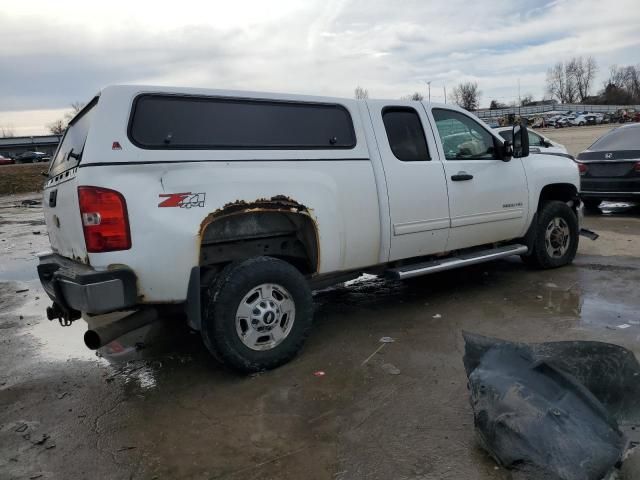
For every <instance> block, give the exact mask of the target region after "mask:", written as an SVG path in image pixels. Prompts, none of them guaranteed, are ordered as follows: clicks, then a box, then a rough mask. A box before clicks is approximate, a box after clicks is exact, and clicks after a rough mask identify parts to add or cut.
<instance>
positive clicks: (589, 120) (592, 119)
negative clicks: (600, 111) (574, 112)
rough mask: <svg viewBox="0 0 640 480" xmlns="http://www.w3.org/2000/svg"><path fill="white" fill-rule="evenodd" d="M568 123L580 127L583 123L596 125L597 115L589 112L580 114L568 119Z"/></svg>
mask: <svg viewBox="0 0 640 480" xmlns="http://www.w3.org/2000/svg"><path fill="white" fill-rule="evenodd" d="M569 123H571V125H574V126H579V127H582V126H584V125H596V124H597V123H598V121H597V117H596V116H595V115H591V114H586V115H585V114H582V115H578V116H577V117H575V118H573V119H570V120H569Z"/></svg>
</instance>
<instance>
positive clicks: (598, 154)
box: [577, 123, 640, 208]
mask: <svg viewBox="0 0 640 480" xmlns="http://www.w3.org/2000/svg"><path fill="white" fill-rule="evenodd" d="M577 161H578V162H579V164H578V165H579V169H580V195H581V197H582V198H583V200H584V203H585V206H587V207H589V208H597V207H598V205H600V203H601V202H602V200H623V201H629V200H631V201H636V200H640V124H635V123H634V124H628V125H624V126H621V127H618V128H615V129H613V130H611V131H609V132H608V133H606V134H605V135H603V136H602V137H600V138H599V139H598V140H596V141H595V142H594V144H593V145H591V146H590V147H589V148H588V149H587V150H585V151H584V152H582V153H580V154H579V155H578V158H577Z"/></svg>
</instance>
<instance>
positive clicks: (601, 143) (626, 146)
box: [589, 125, 640, 151]
mask: <svg viewBox="0 0 640 480" xmlns="http://www.w3.org/2000/svg"><path fill="white" fill-rule="evenodd" d="M589 150H592V151H602V150H640V125H633V126H630V127H619V128H616V129H615V130H611V131H610V132H609V133H607V134H606V135H604V136H603V137H601V138H599V139H598V140H596V141H595V143H594V144H593V145H591V146H590V147H589Z"/></svg>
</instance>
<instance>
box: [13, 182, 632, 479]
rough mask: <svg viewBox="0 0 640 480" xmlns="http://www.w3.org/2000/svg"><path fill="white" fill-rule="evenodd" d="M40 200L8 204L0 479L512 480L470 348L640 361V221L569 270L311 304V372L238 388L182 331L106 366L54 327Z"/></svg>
mask: <svg viewBox="0 0 640 480" xmlns="http://www.w3.org/2000/svg"><path fill="white" fill-rule="evenodd" d="M31 198H33V195H31V196H29V195H22V196H11V197H2V198H0V478H1V479H14V478H15V479H23V478H26V479H35V478H42V479H76V478H79V479H85V478H91V479H131V478H135V479H154V478H156V479H173V478H186V479H292V480H293V479H296V480H297V479H301V478H304V479H342V480H348V479H349V480H350V479H456V480H458V479H483V480H484V479H508V478H510V475H509V473H508V472H507V471H505V470H502V469H500V468H498V467H497V466H496V464H495V463H494V461H493V460H491V459H490V458H488V456H487V455H486V454H485V453H484V452H483V451H482V450H480V449H479V448H478V446H477V443H476V440H475V438H474V430H473V418H472V413H471V408H470V406H469V403H468V396H467V389H466V377H465V374H464V369H463V365H462V353H463V342H462V337H461V332H462V331H463V330H468V331H472V332H478V333H481V334H486V335H494V336H498V337H503V338H507V339H510V340H516V341H526V342H535V341H551V340H567V339H590V340H601V341H608V342H613V343H617V344H620V345H623V346H625V347H627V348H630V349H632V350H633V351H634V352H635V353H636V355H638V356H640V342H639V341H640V313H639V312H640V297H639V296H638V294H637V286H638V282H639V281H640V242H639V238H640V237H639V235H640V208H636V207H631V206H627V205H622V204H617V205H616V204H609V205H606V206H605V208H604V211H603V212H602V213H598V214H595V215H590V216H588V217H587V218H586V224H587V226H588V227H589V228H591V229H593V230H595V231H597V232H598V233H600V234H601V235H602V237H601V239H599V240H598V241H596V242H591V241H589V240H586V239H583V240H582V243H581V246H580V250H579V252H580V253H579V255H578V257H577V259H576V261H575V264H574V265H572V266H569V267H565V268H562V269H559V270H552V271H533V270H529V269H527V268H526V267H525V266H524V265H523V264H522V263H521V262H520V260H519V259H517V258H514V259H509V260H506V261H498V262H493V263H490V264H485V265H479V266H476V267H472V268H467V269H464V270H459V271H451V272H444V273H441V274H436V275H432V276H428V277H423V278H421V279H418V280H415V281H411V282H406V283H400V282H390V281H385V280H381V279H376V278H365V279H361V280H358V281H355V282H351V283H350V284H347V285H340V286H338V287H335V288H331V289H328V290H325V291H321V292H317V293H316V294H315V305H316V314H315V329H314V331H313V333H312V336H311V337H310V339H309V342H308V344H307V346H306V348H305V350H304V352H303V353H302V355H301V356H300V357H298V358H297V359H296V360H294V361H293V362H292V363H290V364H288V365H285V366H284V367H282V368H280V369H278V370H276V371H272V372H268V373H264V374H260V375H257V376H252V377H242V376H238V375H236V374H234V373H231V372H229V371H227V370H225V369H224V368H222V367H221V366H220V365H219V364H217V363H216V362H215V361H214V360H213V359H212V358H210V356H209V355H208V353H207V352H206V350H205V347H204V346H203V344H202V342H201V340H200V337H199V336H198V335H197V334H194V333H192V332H190V331H189V330H188V329H187V328H186V327H185V326H184V324H183V323H182V322H180V321H179V320H178V319H173V318H165V319H164V320H163V321H161V322H158V323H157V324H155V325H154V326H153V327H152V328H147V329H144V330H143V331H140V332H136V333H135V334H133V335H130V336H128V337H127V338H123V339H121V341H118V342H114V343H112V344H111V345H110V346H109V347H107V348H105V349H103V350H101V351H99V352H98V355H96V354H95V353H94V352H91V351H89V350H87V349H86V348H85V347H84V345H83V343H82V334H83V332H84V330H85V329H86V324H85V323H84V322H83V321H78V322H76V323H75V324H74V325H73V326H72V327H68V328H62V327H60V326H59V325H57V323H55V322H49V321H48V320H46V318H45V317H44V309H45V307H46V306H47V305H48V301H47V299H46V296H45V294H44V293H43V291H42V290H41V288H40V286H39V284H38V281H37V280H36V272H35V265H36V260H35V258H34V253H36V252H39V251H42V250H46V249H47V248H48V240H47V236H46V232H45V227H44V225H43V222H42V210H41V206H40V205H29V204H28V203H29V202H27V203H25V204H23V201H24V200H29V199H31ZM36 198H37V197H36ZM381 337H391V338H393V339H394V340H395V341H394V342H393V343H386V344H383V343H381V342H380V339H381ZM316 372H324V375H322V376H316V375H314V373H316Z"/></svg>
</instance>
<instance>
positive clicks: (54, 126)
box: [47, 102, 85, 135]
mask: <svg viewBox="0 0 640 480" xmlns="http://www.w3.org/2000/svg"><path fill="white" fill-rule="evenodd" d="M84 106H85V104H84V103H82V102H73V103H72V104H71V110H69V111H68V112H66V113H65V114H64V118H61V119H58V120H56V121H54V122H51V123H49V124H48V125H47V128H48V129H49V131H50V132H51V133H52V134H54V135H62V134H63V133H64V132H65V130H66V129H67V127H68V126H69V122H70V121H71V120H73V117H75V116H76V115H77V114H78V113H79V112H80V111H81V110H82V109H83V108H84Z"/></svg>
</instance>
